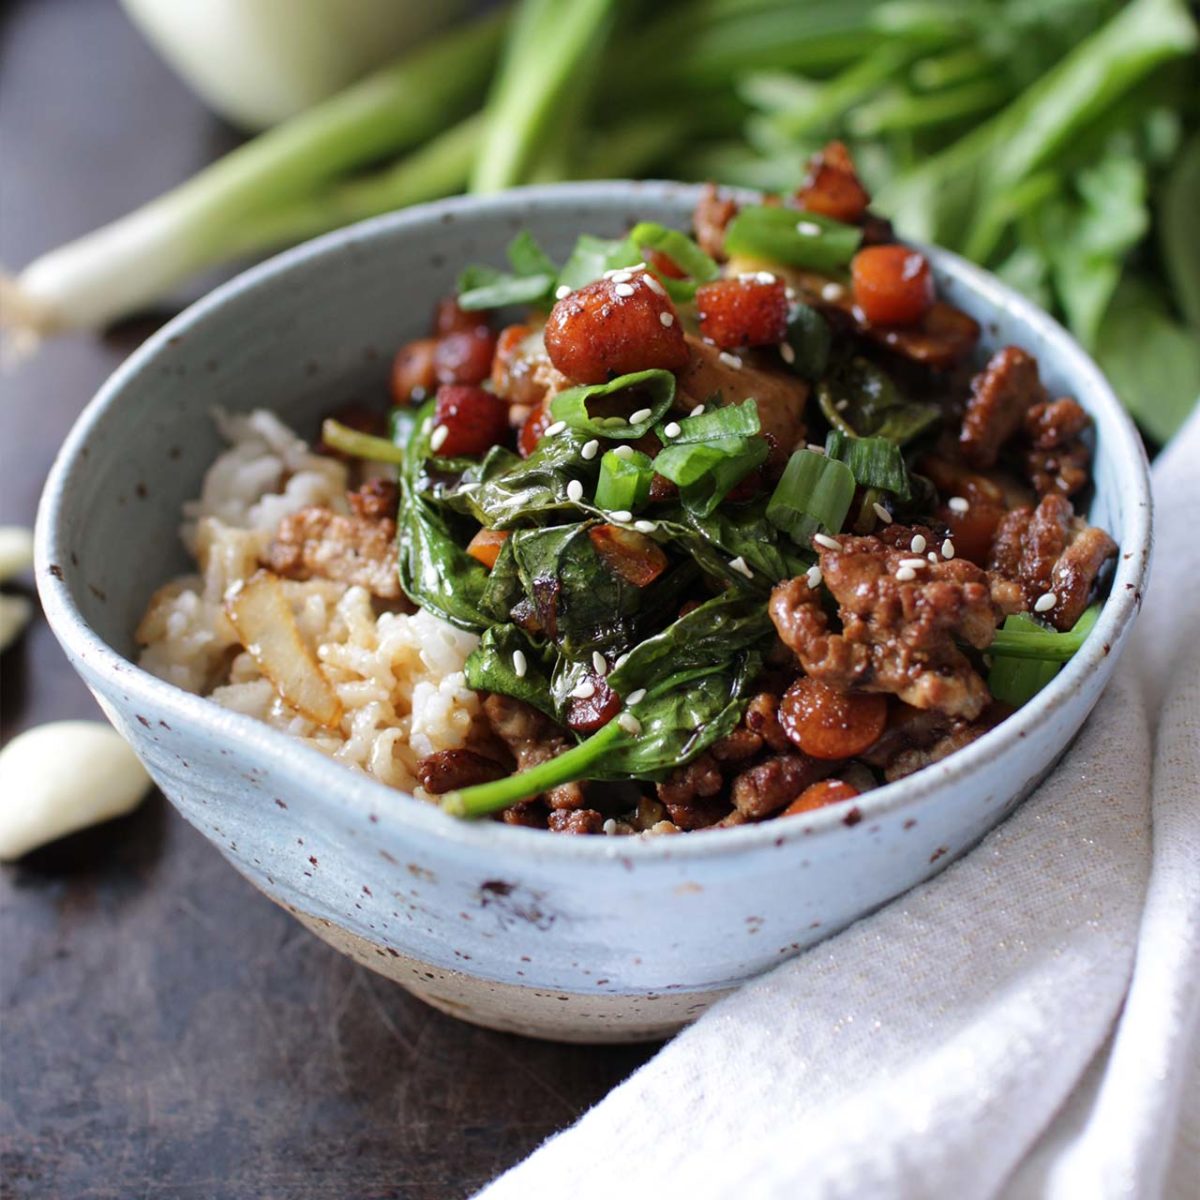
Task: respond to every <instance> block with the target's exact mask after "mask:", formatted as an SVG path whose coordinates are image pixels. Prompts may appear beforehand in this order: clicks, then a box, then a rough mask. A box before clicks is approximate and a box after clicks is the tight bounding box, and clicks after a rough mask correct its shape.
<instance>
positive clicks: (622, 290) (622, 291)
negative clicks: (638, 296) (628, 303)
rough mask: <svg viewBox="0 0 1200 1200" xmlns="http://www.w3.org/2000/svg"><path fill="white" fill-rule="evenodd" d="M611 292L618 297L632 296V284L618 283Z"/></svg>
mask: <svg viewBox="0 0 1200 1200" xmlns="http://www.w3.org/2000/svg"><path fill="white" fill-rule="evenodd" d="M613 291H614V292H616V293H617V295H618V296H632V295H633V284H632V283H618V284H617V286H616V287H615V288H613Z"/></svg>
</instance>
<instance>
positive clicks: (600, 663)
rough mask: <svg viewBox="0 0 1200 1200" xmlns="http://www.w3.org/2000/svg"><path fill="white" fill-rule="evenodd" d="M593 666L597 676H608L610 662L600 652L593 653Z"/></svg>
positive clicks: (594, 651)
mask: <svg viewBox="0 0 1200 1200" xmlns="http://www.w3.org/2000/svg"><path fill="white" fill-rule="evenodd" d="M592 666H593V667H595V668H596V674H597V675H607V674H608V662H607V660H606V659H605V657H604V655H603V654H601V653H600V651H599V650H593V651H592Z"/></svg>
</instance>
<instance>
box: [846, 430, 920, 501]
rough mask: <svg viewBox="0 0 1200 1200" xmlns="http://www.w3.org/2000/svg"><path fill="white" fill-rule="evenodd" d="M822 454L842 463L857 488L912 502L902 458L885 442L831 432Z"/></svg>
mask: <svg viewBox="0 0 1200 1200" xmlns="http://www.w3.org/2000/svg"><path fill="white" fill-rule="evenodd" d="M825 453H826V454H827V455H828V456H829V457H830V458H836V459H840V460H841V461H842V462H844V463H845V464H846V465H847V466H848V467H849V468H850V470H851V472H852V473H853V475H854V479H855V482H856V483H857V484H858V485H859V487H864V488H878V489H880V490H881V491H885V492H891V493H893V494H894V495H896V496H899V497H900V499H901V500H908V499H910V498H911V496H912V488H911V487H910V485H909V478H908V468H907V467H906V466H905V465H904V455H903V454H901V453H900V447H899V446H897V445H896V443H895V442H893V441H890V440H889V439H888V438H883V437H850V436H849V435H847V434H845V433H843V432H842V431H841V430H840V429H831V430H830V431H829V434H828V436H827V437H826V439H825Z"/></svg>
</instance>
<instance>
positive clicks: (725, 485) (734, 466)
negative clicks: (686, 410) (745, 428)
mask: <svg viewBox="0 0 1200 1200" xmlns="http://www.w3.org/2000/svg"><path fill="white" fill-rule="evenodd" d="M718 411H724V410H718ZM708 415H715V414H706V416H708ZM694 419H695V420H697V421H699V420H702V419H703V418H701V417H696V418H694ZM755 419H756V421H757V417H756V418H755ZM768 452H769V447H768V446H767V443H766V440H765V439H764V438H760V437H717V438H714V439H713V440H711V441H704V442H683V443H682V444H680V443H679V442H678V441H675V442H672V443H671V444H670V445H668V446H665V447H664V448H663V449H662V450H660V451H659V453H658V455H657V456H656V458H655V459H654V470H655V471H656V472H657V473H658V474H659V475H662V476H664V477H665V478H667V479H669V480H671V482H672V483H674V484H676V485H677V486H678V487H679V495H680V499H681V500H682V501H683V504H684V507H685V508H687V509H689V510H691V511H693V512H696V513H699V514H700V515H701V516H707V515H708V514H709V513H711V512H712V511H713V509H715V508H716V507H717V505H718V504H720V503H721V501H722V500H723V499H725V497H726V496H727V495H728V494H729V492H730V490H731V489H732V488H734V487H735V486H736V485H737V484H738V483H740V482H741V481H742V480H743V479H744V478H745V477H746V476H747V475H748V474H749V473H750V472H751V471H753V470H754V468H755V467H758V466H761V465H762V463H763V461H764V460H765V459H766V457H767V454H768Z"/></svg>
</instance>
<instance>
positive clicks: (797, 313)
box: [785, 304, 833, 381]
mask: <svg viewBox="0 0 1200 1200" xmlns="http://www.w3.org/2000/svg"><path fill="white" fill-rule="evenodd" d="M832 342H833V335H832V334H831V333H830V331H829V323H828V322H827V321H826V320H825V318H824V317H823V316H821V314H820V313H819V312H817V310H816V309H815V308H811V307H809V305H807V304H794V305H792V310H791V312H790V313H789V314H788V327H787V344H788V345H789V346H790V347H791V350H792V356H791V359H790V360H786V359H785V361H786V362H787V363H788V365H789V366H790V367H791V369H792V370H793V371H795V373H796V374H797V375H799V376H800V378H801V379H808V380H810V381H815V380H817V379H820V378H821V376H822V375H824V374H825V368H826V367H827V366H828V365H829V348H830V345H831V344H832Z"/></svg>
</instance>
